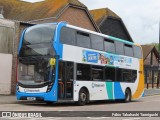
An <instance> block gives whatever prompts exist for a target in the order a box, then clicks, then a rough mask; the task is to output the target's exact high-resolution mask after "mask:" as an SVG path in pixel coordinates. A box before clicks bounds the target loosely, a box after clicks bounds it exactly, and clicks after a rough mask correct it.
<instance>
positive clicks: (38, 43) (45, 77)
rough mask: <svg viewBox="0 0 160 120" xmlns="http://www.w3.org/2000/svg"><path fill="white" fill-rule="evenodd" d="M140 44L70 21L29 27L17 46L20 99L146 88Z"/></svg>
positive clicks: (119, 94)
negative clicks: (77, 25)
mask: <svg viewBox="0 0 160 120" xmlns="http://www.w3.org/2000/svg"><path fill="white" fill-rule="evenodd" d="M142 56H143V55H142V49H141V46H140V45H139V44H135V43H133V42H128V41H125V40H122V39H119V38H115V37H112V36H108V35H104V34H101V33H97V32H93V31H90V30H86V29H83V28H80V27H76V26H73V25H69V24H67V23H66V22H59V23H46V24H38V25H34V26H31V27H28V28H27V29H25V30H24V31H23V33H22V36H21V39H20V44H19V48H18V67H17V71H18V72H17V79H18V83H17V86H16V96H17V99H18V100H42V101H45V102H46V103H53V102H60V101H74V102H77V103H78V104H79V105H85V104H86V103H88V102H89V101H96V100H117V99H122V100H124V101H125V102H130V101H131V100H133V99H138V98H140V97H142V96H143V93H144V75H143V58H142Z"/></svg>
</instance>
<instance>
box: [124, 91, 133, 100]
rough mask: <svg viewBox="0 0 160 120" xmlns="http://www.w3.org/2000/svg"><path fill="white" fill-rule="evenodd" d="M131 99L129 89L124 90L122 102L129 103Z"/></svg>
mask: <svg viewBox="0 0 160 120" xmlns="http://www.w3.org/2000/svg"><path fill="white" fill-rule="evenodd" d="M131 97H132V95H131V91H130V89H126V91H125V99H124V102H126V103H127V102H131Z"/></svg>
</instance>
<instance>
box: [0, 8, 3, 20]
mask: <svg viewBox="0 0 160 120" xmlns="http://www.w3.org/2000/svg"><path fill="white" fill-rule="evenodd" d="M3 12H4V11H3V6H0V18H1V19H3V18H4V16H3Z"/></svg>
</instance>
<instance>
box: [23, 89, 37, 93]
mask: <svg viewBox="0 0 160 120" xmlns="http://www.w3.org/2000/svg"><path fill="white" fill-rule="evenodd" d="M24 92H26V93H33V92H34V93H36V92H40V90H39V89H28V88H26V89H24Z"/></svg>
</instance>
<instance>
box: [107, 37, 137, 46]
mask: <svg viewBox="0 0 160 120" xmlns="http://www.w3.org/2000/svg"><path fill="white" fill-rule="evenodd" d="M108 38H109V39H112V40H117V41H119V42H123V43H126V44H130V45H134V43H133V42H129V41H127V40H123V39H120V38H116V37H112V36H108Z"/></svg>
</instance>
